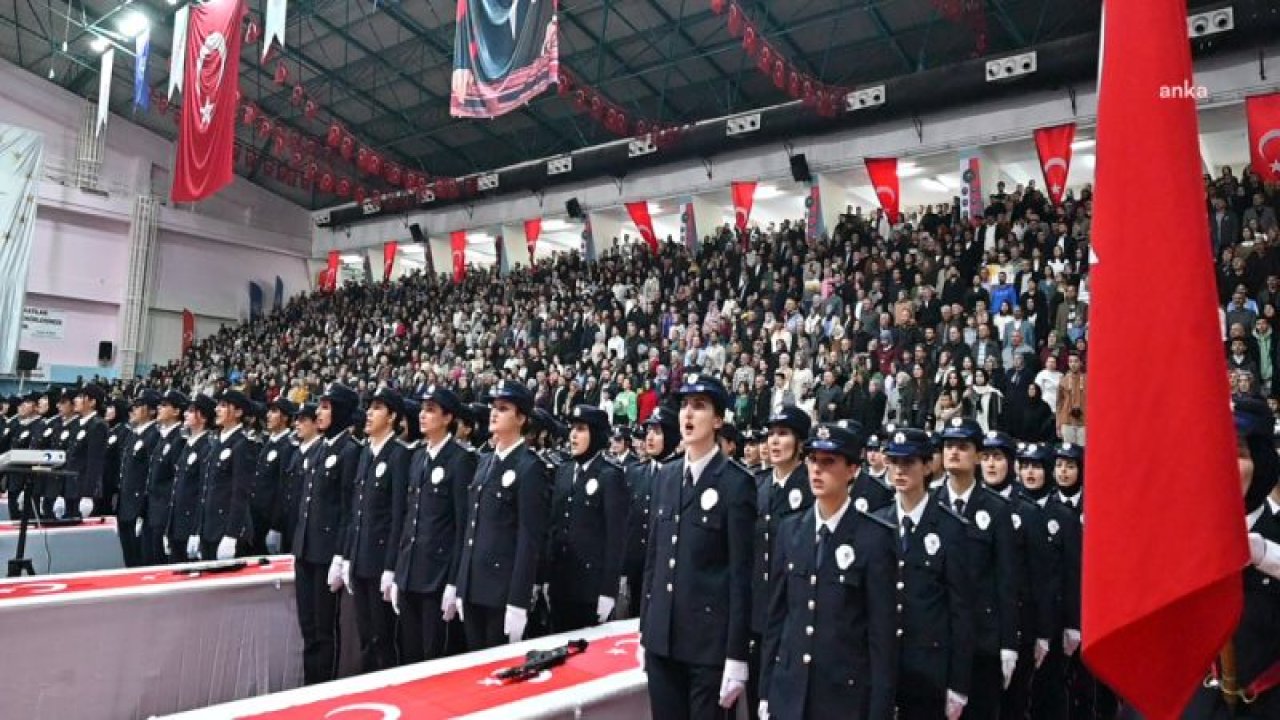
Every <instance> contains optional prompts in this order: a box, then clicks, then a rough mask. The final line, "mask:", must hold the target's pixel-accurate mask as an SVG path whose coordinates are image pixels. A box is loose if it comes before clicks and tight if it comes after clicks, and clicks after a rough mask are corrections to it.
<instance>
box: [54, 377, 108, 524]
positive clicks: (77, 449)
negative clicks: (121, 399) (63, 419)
mask: <svg viewBox="0 0 1280 720" xmlns="http://www.w3.org/2000/svg"><path fill="white" fill-rule="evenodd" d="M106 400H107V396H106V393H104V392H103V391H102V388H100V387H98V386H97V385H92V384H91V385H85V386H84V387H83V388H81V389H80V390H79V391H78V392H77V393H76V395H75V398H74V400H73V404H72V407H73V408H74V409H75V412H76V419H75V422H74V424H73V425H71V426H69V429H70V430H71V431H72V432H71V437H70V438H69V439H68V440H67V462H66V465H65V466H64V469H65V470H69V471H71V472H74V473H76V475H75V477H72V478H68V479H67V482H66V487H65V489H64V492H66V496H67V500H66V502H67V513H68V516H69V517H76V518H78V517H89V516H91V515H93V511H94V509H95V507H97V505H96V503H97V502H98V501H99V499H100V498H101V497H102V475H103V472H104V470H105V466H106V459H107V434H108V431H107V423H106V421H105V420H103V419H102V416H101V414H102V407H103V404H104V403H105V402H106Z"/></svg>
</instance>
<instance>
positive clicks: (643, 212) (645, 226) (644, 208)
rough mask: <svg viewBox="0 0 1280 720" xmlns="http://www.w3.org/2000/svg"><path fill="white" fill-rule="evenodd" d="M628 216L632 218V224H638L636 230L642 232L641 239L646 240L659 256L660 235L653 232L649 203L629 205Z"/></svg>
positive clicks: (632, 203) (650, 248)
mask: <svg viewBox="0 0 1280 720" xmlns="http://www.w3.org/2000/svg"><path fill="white" fill-rule="evenodd" d="M627 214H628V215H630V216H631V222H633V223H635V224H636V229H637V230H639V231H640V237H642V238H644V241H645V244H647V245H648V246H649V250H651V251H652V252H653V253H654V254H655V255H656V254H658V234H657V233H656V232H654V230H653V218H652V217H650V216H649V203H647V202H631V203H627Z"/></svg>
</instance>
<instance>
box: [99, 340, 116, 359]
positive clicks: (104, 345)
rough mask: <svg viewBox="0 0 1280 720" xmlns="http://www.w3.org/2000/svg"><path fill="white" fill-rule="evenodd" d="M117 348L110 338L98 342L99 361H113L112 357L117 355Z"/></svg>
mask: <svg viewBox="0 0 1280 720" xmlns="http://www.w3.org/2000/svg"><path fill="white" fill-rule="evenodd" d="M115 355H116V348H115V345H113V344H112V343H111V341H110V340H103V341H102V342H100V343H98V362H111V358H113V357H115Z"/></svg>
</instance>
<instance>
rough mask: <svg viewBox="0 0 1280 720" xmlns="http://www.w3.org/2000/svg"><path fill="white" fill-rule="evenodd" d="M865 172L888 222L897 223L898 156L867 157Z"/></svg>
mask: <svg viewBox="0 0 1280 720" xmlns="http://www.w3.org/2000/svg"><path fill="white" fill-rule="evenodd" d="M867 174H868V175H870V176H871V187H873V188H875V191H876V198H878V199H879V200H880V207H882V208H884V211H885V214H886V215H888V216H889V222H890V223H892V224H894V225H897V224H898V201H899V196H898V193H899V187H900V184H899V182H898V158H867Z"/></svg>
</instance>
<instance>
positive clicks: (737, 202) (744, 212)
mask: <svg viewBox="0 0 1280 720" xmlns="http://www.w3.org/2000/svg"><path fill="white" fill-rule="evenodd" d="M730 188H731V189H732V192H733V224H734V226H735V227H737V228H738V232H742V233H745V232H746V231H747V220H749V219H751V204H752V202H753V201H754V200H755V196H756V184H755V183H753V182H736V183H733V184H732V185H731V186H730Z"/></svg>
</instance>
